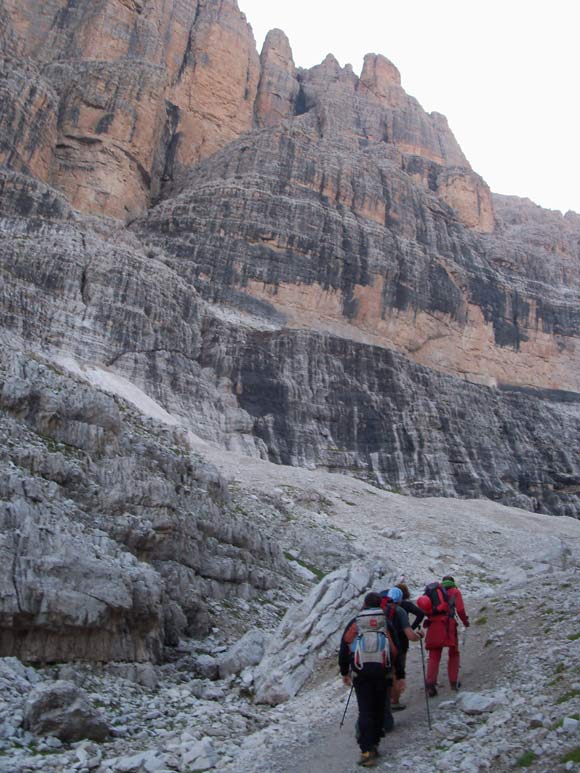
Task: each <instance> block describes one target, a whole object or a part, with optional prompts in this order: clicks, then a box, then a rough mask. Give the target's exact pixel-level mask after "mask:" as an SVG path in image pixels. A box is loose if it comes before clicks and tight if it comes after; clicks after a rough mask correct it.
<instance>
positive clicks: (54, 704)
mask: <svg viewBox="0 0 580 773" xmlns="http://www.w3.org/2000/svg"><path fill="white" fill-rule="evenodd" d="M22 725H23V727H24V728H25V729H27V730H30V731H31V732H32V733H34V734H35V735H50V736H56V737H57V738H60V740H61V741H67V742H74V741H80V740H82V739H83V738H89V739H91V740H93V741H102V740H104V739H105V738H106V737H107V736H108V734H109V727H108V725H107V722H106V721H105V719H104V717H103V716H102V715H101V714H100V712H99V711H97V709H95V708H94V707H93V706H92V705H91V703H90V702H89V699H88V695H87V694H86V692H85V691H84V690H81V689H80V688H78V687H76V686H75V685H74V684H72V683H71V682H64V681H58V682H50V683H48V684H42V685H40V686H38V687H36V688H35V689H34V690H33V691H32V692H31V694H30V695H29V696H28V698H27V700H26V703H25V705H24V718H23V721H22Z"/></svg>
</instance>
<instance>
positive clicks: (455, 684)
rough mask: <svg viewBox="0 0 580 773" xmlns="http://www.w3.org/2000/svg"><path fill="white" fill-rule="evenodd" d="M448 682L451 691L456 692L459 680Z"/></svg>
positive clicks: (459, 685)
mask: <svg viewBox="0 0 580 773" xmlns="http://www.w3.org/2000/svg"><path fill="white" fill-rule="evenodd" d="M449 684H450V685H451V689H452V690H453V692H457V691H458V690H459V688H460V687H461V682H450V683H449Z"/></svg>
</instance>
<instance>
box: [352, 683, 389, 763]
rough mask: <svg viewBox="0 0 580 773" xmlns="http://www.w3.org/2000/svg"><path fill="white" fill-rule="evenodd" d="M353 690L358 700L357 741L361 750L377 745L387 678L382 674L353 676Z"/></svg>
mask: <svg viewBox="0 0 580 773" xmlns="http://www.w3.org/2000/svg"><path fill="white" fill-rule="evenodd" d="M354 691H355V693H356V699H357V702H358V730H359V733H358V743H359V746H360V749H361V751H362V752H370V750H371V749H372V748H373V747H374V746H378V744H379V741H380V740H381V734H382V730H383V718H384V715H385V702H386V698H387V680H386V678H385V677H384V676H365V675H364V674H358V675H357V676H355V677H354Z"/></svg>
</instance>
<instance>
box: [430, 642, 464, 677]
mask: <svg viewBox="0 0 580 773" xmlns="http://www.w3.org/2000/svg"><path fill="white" fill-rule="evenodd" d="M446 649H448V650H449V661H448V663H447V675H448V676H449V681H450V682H456V681H457V679H458V677H459V648H458V647H456V646H455V647H446ZM442 654H443V647H435V648H434V649H432V650H429V662H428V664H427V684H432V685H435V684H437V675H438V674H439V663H440V662H441V655H442Z"/></svg>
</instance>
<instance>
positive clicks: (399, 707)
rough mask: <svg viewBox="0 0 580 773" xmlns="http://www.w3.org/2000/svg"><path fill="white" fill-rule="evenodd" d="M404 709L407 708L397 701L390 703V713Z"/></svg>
mask: <svg viewBox="0 0 580 773" xmlns="http://www.w3.org/2000/svg"><path fill="white" fill-rule="evenodd" d="M406 708H407V706H406V705H405V704H404V703H401V702H400V701H397V703H391V711H405V709H406Z"/></svg>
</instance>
